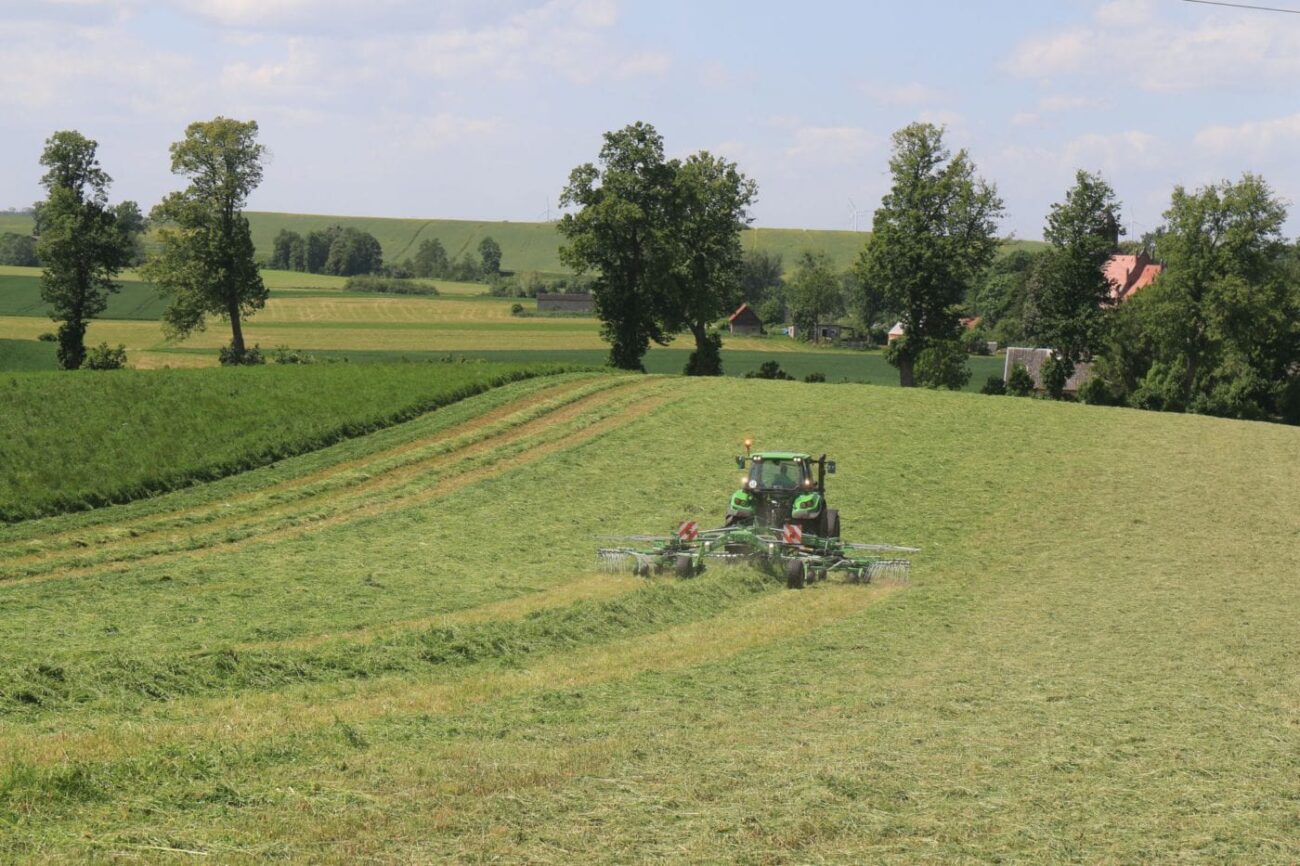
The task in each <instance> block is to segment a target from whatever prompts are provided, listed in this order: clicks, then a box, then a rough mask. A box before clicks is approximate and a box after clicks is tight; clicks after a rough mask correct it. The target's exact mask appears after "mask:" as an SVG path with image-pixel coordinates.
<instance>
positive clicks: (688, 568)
mask: <svg viewBox="0 0 1300 866" xmlns="http://www.w3.org/2000/svg"><path fill="white" fill-rule="evenodd" d="M674 571H675V572H676V574H677V576H678V577H694V576H695V564H694V563H692V562H691V558H690V556H688V555H686V554H680V555H679V556H678V557H677V563H676V565H675V566H674Z"/></svg>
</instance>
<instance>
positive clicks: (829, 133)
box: [785, 126, 880, 163]
mask: <svg viewBox="0 0 1300 866" xmlns="http://www.w3.org/2000/svg"><path fill="white" fill-rule="evenodd" d="M879 142H880V139H879V137H878V136H876V135H874V134H872V133H870V132H868V131H867V130H865V129H862V128H860V127H856V126H804V127H801V128H799V129H796V130H795V132H794V144H792V145H791V146H790V147H788V148H787V149H786V151H785V155H786V156H787V157H798V158H800V159H807V160H814V161H819V162H834V163H847V162H856V161H858V160H861V159H862V158H864V157H865V156H867V155H868V154H869V153H871V151H872V150H873V149H874V148H875V147H876V146H877V144H879Z"/></svg>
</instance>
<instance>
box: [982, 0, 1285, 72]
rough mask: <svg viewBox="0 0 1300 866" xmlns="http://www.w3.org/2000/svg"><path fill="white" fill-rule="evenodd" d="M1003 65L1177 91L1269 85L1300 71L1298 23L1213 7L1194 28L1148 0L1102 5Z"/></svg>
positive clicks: (1021, 50)
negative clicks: (1160, 14)
mask: <svg viewBox="0 0 1300 866" xmlns="http://www.w3.org/2000/svg"><path fill="white" fill-rule="evenodd" d="M1005 67H1006V68H1007V70H1008V71H1010V72H1011V73H1012V74H1013V75H1016V76H1018V77H1021V78H1029V79H1039V80H1050V79H1052V78H1055V77H1058V76H1065V75H1070V76H1078V75H1082V76H1085V77H1088V78H1090V79H1096V78H1109V77H1114V78H1118V79H1119V80H1121V81H1123V82H1125V83H1127V84H1129V85H1131V86H1136V87H1139V88H1141V89H1143V90H1146V91H1150V92H1156V93H1172V92H1178V91H1192V90H1200V89H1209V88H1219V87H1238V88H1248V89H1255V90H1265V91H1270V92H1271V88H1273V87H1276V86H1279V85H1285V86H1292V85H1293V84H1294V82H1295V80H1296V79H1297V77H1300V28H1296V27H1279V26H1277V24H1276V22H1274V21H1273V20H1271V19H1270V18H1268V17H1266V16H1262V15H1254V16H1242V15H1240V14H1239V13H1236V14H1232V15H1223V14H1219V13H1211V14H1209V15H1207V16H1206V17H1204V18H1203V19H1202V20H1200V21H1199V22H1198V23H1196V24H1193V25H1190V26H1177V25H1173V24H1170V23H1169V22H1167V21H1166V22H1159V21H1156V20H1154V13H1153V7H1152V5H1151V4H1150V3H1149V2H1143V0H1117V2H1113V3H1108V4H1106V5H1104V6H1102V7H1101V8H1100V10H1099V11H1098V13H1097V15H1096V20H1095V22H1094V23H1093V24H1092V25H1091V26H1085V27H1071V28H1069V29H1066V30H1063V31H1059V32H1056V33H1048V34H1045V35H1042V36H1038V37H1035V38H1031V39H1028V40H1026V41H1024V42H1022V43H1021V44H1020V45H1019V47H1017V49H1016V50H1015V52H1014V53H1013V54H1012V56H1011V57H1010V58H1009V59H1008V60H1007V62H1006V64H1005Z"/></svg>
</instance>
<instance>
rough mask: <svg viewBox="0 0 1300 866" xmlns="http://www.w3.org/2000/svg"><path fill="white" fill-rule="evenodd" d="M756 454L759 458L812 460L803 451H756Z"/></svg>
mask: <svg viewBox="0 0 1300 866" xmlns="http://www.w3.org/2000/svg"><path fill="white" fill-rule="evenodd" d="M754 456H755V457H757V458H758V459H759V460H812V457H811V456H809V455H807V454H804V453H803V452H802V451H755V452H754Z"/></svg>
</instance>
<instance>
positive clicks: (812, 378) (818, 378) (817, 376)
mask: <svg viewBox="0 0 1300 866" xmlns="http://www.w3.org/2000/svg"><path fill="white" fill-rule="evenodd" d="M803 380H804V381H805V382H825V381H826V374H825V373H817V372H812V373H809V374H808V375H807V376H804V377H803Z"/></svg>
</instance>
